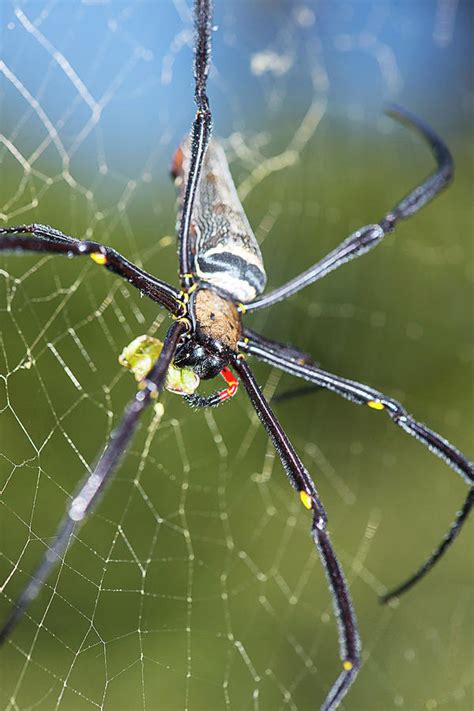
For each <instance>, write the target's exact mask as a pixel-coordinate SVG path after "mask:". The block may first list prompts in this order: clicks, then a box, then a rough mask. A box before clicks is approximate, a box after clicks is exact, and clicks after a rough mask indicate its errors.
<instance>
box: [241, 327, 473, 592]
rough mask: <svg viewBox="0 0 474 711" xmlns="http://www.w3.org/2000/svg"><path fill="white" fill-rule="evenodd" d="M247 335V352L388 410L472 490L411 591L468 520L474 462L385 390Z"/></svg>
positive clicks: (409, 583)
mask: <svg viewBox="0 0 474 711" xmlns="http://www.w3.org/2000/svg"><path fill="white" fill-rule="evenodd" d="M244 334H245V338H244V339H243V340H242V341H241V343H240V344H239V347H240V348H241V350H243V351H246V352H247V353H249V354H250V355H253V356H255V357H257V358H259V359H260V360H263V361H265V362H266V363H269V364H270V365H274V366H276V367H277V368H280V369H281V370H283V371H285V372H286V373H291V374H292V375H295V376H297V377H299V378H303V379H304V380H308V381H309V382H311V383H314V384H316V385H319V386H321V387H323V388H326V389H327V390H331V391H332V392H335V393H337V394H338V395H340V396H342V397H343V398H345V399H346V400H350V401H351V402H354V403H356V404H358V405H368V406H369V407H371V408H372V409H374V410H376V411H382V410H386V412H387V413H388V414H389V416H390V417H391V419H392V420H393V421H394V422H395V424H397V425H399V427H401V428H402V429H403V430H404V431H405V432H407V433H408V434H410V435H411V436H412V437H415V439H418V440H419V441H420V442H421V443H422V444H424V445H425V447H427V449H429V450H430V451H431V452H433V454H436V455H437V456H438V457H440V459H442V460H443V461H444V462H446V464H448V465H449V466H450V467H451V469H453V470H454V471H455V472H456V473H457V474H459V475H460V476H461V477H462V478H463V479H464V481H466V483H467V484H469V486H470V489H469V492H468V494H467V497H466V501H465V503H464V506H463V508H462V510H461V511H460V513H459V514H458V515H457V517H456V519H455V521H454V522H453V524H452V525H451V527H450V529H449V532H448V534H447V535H446V536H445V538H444V539H443V541H442V543H441V544H440V545H439V546H438V547H437V548H436V549H435V551H434V552H433V553H432V555H431V556H430V557H429V558H428V560H427V561H426V562H425V563H424V564H423V566H422V567H421V568H420V569H419V570H418V571H417V572H416V573H415V574H414V575H413V576H411V577H410V578H409V579H408V580H407V581H406V582H405V583H403V584H402V585H401V586H400V587H401V588H402V589H400V590H399V592H398V594H399V595H400V594H401V593H402V592H405V590H408V589H409V588H410V587H412V586H413V585H414V584H415V583H416V582H418V581H419V580H420V579H421V578H422V577H424V576H425V575H426V574H427V573H428V572H429V571H430V570H431V568H432V567H433V566H434V565H435V563H437V561H438V560H440V558H441V557H442V556H443V555H444V553H445V552H446V551H447V550H448V549H449V547H450V546H451V545H452V543H453V542H454V540H455V539H456V537H457V536H458V534H459V533H460V530H461V527H462V526H463V525H464V523H465V522H466V520H467V518H468V515H469V513H470V511H471V508H472V507H473V505H474V500H473V495H472V488H473V485H474V464H473V463H472V462H470V461H469V460H468V459H466V457H465V456H464V455H463V454H462V453H461V452H460V451H459V450H458V449H457V448H456V447H454V446H453V445H452V444H451V443H450V442H448V440H446V439H444V437H441V436H440V435H439V434H437V433H436V432H434V431H433V430H430V429H429V428H428V427H426V425H424V424H422V423H421V422H417V421H416V420H415V419H414V418H413V417H412V416H411V415H410V414H409V413H408V412H407V411H406V410H405V408H404V407H403V406H402V405H401V404H400V403H399V402H397V401H396V400H393V399H392V398H389V397H387V396H386V395H384V394H383V393H381V392H379V391H378V390H375V389H374V388H371V387H369V386H368V385H364V384H362V383H358V382H356V381H354V380H348V379H346V378H341V377H339V376H337V375H333V374H332V373H328V372H327V371H325V370H322V369H320V368H317V367H316V366H314V365H310V364H307V363H306V364H302V363H299V362H298V361H297V360H296V359H290V358H288V357H287V356H286V355H285V352H284V346H282V349H280V344H279V343H278V342H277V341H272V340H270V339H266V338H264V337H263V336H260V335H259V334H254V333H253V332H252V331H250V330H248V329H246V330H245V331H244ZM395 593H396V591H394V592H391V593H388V596H387V601H388V599H391V598H393V597H395Z"/></svg>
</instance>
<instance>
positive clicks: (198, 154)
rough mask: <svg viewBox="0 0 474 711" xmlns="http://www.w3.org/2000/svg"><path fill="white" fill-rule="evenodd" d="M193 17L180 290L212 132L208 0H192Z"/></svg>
mask: <svg viewBox="0 0 474 711" xmlns="http://www.w3.org/2000/svg"><path fill="white" fill-rule="evenodd" d="M194 17H195V31H196V48H195V52H194V79H195V91H194V101H195V102H196V106H197V112H196V118H195V119H194V122H193V126H192V129H191V161H190V165H189V173H188V177H187V181H186V189H185V193H184V201H183V209H182V212H181V220H180V225H179V230H178V249H179V276H180V280H181V286H182V287H183V289H184V290H187V289H189V288H190V287H191V285H192V283H193V270H194V258H193V255H192V254H191V249H190V241H189V228H190V225H191V217H192V212H193V206H194V198H195V196H196V189H197V186H198V184H199V177H200V175H201V168H202V164H203V161H204V156H205V154H206V149H207V145H208V143H209V139H210V137H211V133H212V114H211V110H210V108H209V99H208V97H207V94H206V85H207V76H208V73H209V65H210V61H211V19H212V2H211V1H210V0H195V2H194Z"/></svg>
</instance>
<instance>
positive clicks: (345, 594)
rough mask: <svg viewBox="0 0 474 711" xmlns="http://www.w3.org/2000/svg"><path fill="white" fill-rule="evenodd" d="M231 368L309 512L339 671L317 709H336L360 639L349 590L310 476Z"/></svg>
mask: <svg viewBox="0 0 474 711" xmlns="http://www.w3.org/2000/svg"><path fill="white" fill-rule="evenodd" d="M232 364H233V367H234V369H235V370H236V372H237V374H238V375H239V377H240V379H241V381H242V383H243V385H244V387H245V389H246V391H247V394H248V396H249V398H250V401H251V403H252V405H253V407H254V408H255V411H256V413H257V415H258V417H259V418H260V421H261V422H262V424H263V426H264V427H265V429H266V430H267V433H268V435H269V437H270V439H271V440H272V442H273V444H274V447H275V449H276V451H277V452H278V455H279V457H280V460H281V463H282V464H283V467H284V469H285V471H286V474H287V476H288V479H289V481H290V483H291V485H292V486H293V487H294V488H295V489H296V490H297V491H299V493H300V498H301V502H302V503H303V505H304V507H305V508H307V509H308V510H311V511H312V512H313V521H312V526H311V535H312V536H313V539H314V542H315V544H316V548H317V550H318V553H319V555H320V558H321V561H322V564H323V567H324V571H325V573H326V578H327V581H328V585H329V589H330V591H331V596H332V603H333V608H334V614H335V617H336V620H337V625H338V636H339V648H340V657H341V661H342V667H343V669H342V671H341V673H340V675H339V676H338V678H337V679H336V681H335V682H334V684H333V686H332V687H331V689H330V691H329V693H328V695H327V697H326V699H325V701H324V702H323V704H322V706H321V709H322V711H332V710H333V709H336V708H337V707H338V706H339V704H340V702H341V701H342V699H343V698H344V696H345V695H346V693H347V691H348V689H349V687H350V685H351V684H352V682H353V681H354V679H355V677H356V676H357V672H358V670H359V667H360V638H359V631H358V628H357V621H356V617H355V614H354V610H353V608H352V602H351V598H350V594H349V590H348V588H347V584H346V581H345V579H344V574H343V572H342V568H341V566H340V563H339V561H338V559H337V557H336V554H335V552H334V549H333V547H332V545H331V541H330V539H329V534H328V532H327V530H326V523H327V518H326V513H325V511H324V507H323V505H322V503H321V500H320V498H319V496H318V494H317V491H316V488H315V486H314V483H313V480H312V479H311V476H310V474H309V473H308V471H307V470H306V468H305V467H304V465H303V462H302V461H301V459H300V458H299V456H298V455H297V453H296V451H295V449H294V448H293V445H292V444H291V442H290V440H289V439H288V437H287V435H286V434H285V432H284V430H283V428H282V426H281V424H280V423H279V421H278V419H277V417H276V415H275V414H274V413H273V412H272V410H271V408H270V406H269V404H268V402H267V401H266V400H265V398H264V396H263V393H262V391H261V390H260V388H259V386H258V384H257V382H256V380H255V378H254V377H253V374H252V371H251V370H250V368H249V366H248V365H247V364H246V363H245V361H244V360H242V358H241V357H239V356H238V355H236V356H234V357H233V359H232Z"/></svg>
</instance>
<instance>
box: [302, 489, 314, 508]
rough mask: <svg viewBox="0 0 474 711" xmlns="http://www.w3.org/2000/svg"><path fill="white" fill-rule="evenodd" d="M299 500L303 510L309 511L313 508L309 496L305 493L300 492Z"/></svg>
mask: <svg viewBox="0 0 474 711" xmlns="http://www.w3.org/2000/svg"><path fill="white" fill-rule="evenodd" d="M300 499H301V503H302V504H303V506H304V507H305V509H308V511H310V510H311V509H312V508H313V502H312V500H311V496H310V495H309V494H308V493H307V492H306V491H300Z"/></svg>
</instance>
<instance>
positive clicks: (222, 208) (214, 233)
mask: <svg viewBox="0 0 474 711" xmlns="http://www.w3.org/2000/svg"><path fill="white" fill-rule="evenodd" d="M194 12H195V26H196V45H195V59H194V76H195V102H196V105H197V113H196V117H195V120H194V123H193V126H192V130H191V134H190V137H189V139H187V140H185V141H184V142H183V144H182V145H181V146H180V148H179V149H178V151H177V152H176V155H175V157H174V161H173V168H172V172H173V175H174V177H175V180H176V182H177V184H178V185H179V187H180V195H181V199H180V202H181V205H180V216H179V222H178V250H179V278H180V286H181V288H180V289H177V288H175V287H173V286H171V285H170V284H167V283H166V282H163V281H161V280H160V279H157V278H155V277H154V276H152V275H150V274H148V273H147V272H145V271H144V270H142V269H140V268H138V267H137V266H135V265H134V264H132V263H131V262H129V261H128V260H127V259H126V258H125V257H123V256H122V255H121V254H119V253H118V252H116V251H115V250H114V249H112V248H110V247H107V246H105V245H102V244H100V243H98V242H94V241H90V240H83V241H80V240H77V239H75V238H73V237H70V236H68V235H66V234H63V233H62V232H60V231H58V230H56V229H54V228H52V227H49V226H45V225H39V224H32V225H20V226H15V227H4V228H0V250H1V251H15V252H40V253H51V254H63V255H67V256H69V257H76V256H86V255H88V256H89V257H90V258H91V259H92V260H93V261H94V262H95V263H96V264H97V265H101V266H104V267H105V268H106V269H108V270H109V271H111V272H113V273H115V274H118V275H119V276H121V277H123V278H124V279H126V280H127V281H128V282H129V284H131V285H132V286H134V287H136V288H137V289H139V291H140V292H141V293H142V294H146V295H147V296H148V297H149V298H150V299H152V300H153V301H155V302H156V303H158V304H160V305H161V306H164V307H165V308H166V309H167V310H168V311H169V313H170V314H171V316H172V318H173V323H172V325H171V326H170V328H169V329H168V331H167V333H166V337H165V340H164V343H160V342H159V341H157V340H156V339H152V338H149V337H147V336H141V337H139V338H138V339H136V340H135V341H134V342H133V343H132V344H130V346H129V347H128V348H126V349H125V351H124V352H123V354H122V356H121V359H120V360H121V362H122V363H123V364H124V365H126V366H128V367H130V368H131V369H132V371H133V372H134V373H135V376H136V378H137V380H139V389H138V391H137V393H136V395H135V397H134V398H133V399H132V400H131V402H130V403H129V404H128V405H127V407H126V409H125V412H124V414H123V416H122V419H121V421H120V423H119V425H118V426H117V428H116V429H115V430H114V432H113V433H112V435H111V437H110V439H109V441H108V443H107V445H106V447H105V450H104V452H103V454H102V456H101V457H100V458H99V460H98V461H97V463H96V464H95V466H94V467H93V469H92V473H91V474H88V475H87V476H86V477H85V479H84V480H83V481H82V482H81V483H80V485H79V487H78V489H77V492H76V494H75V495H74V496H73V498H72V501H71V502H70V503H69V505H68V507H67V510H66V514H65V516H64V517H63V520H62V522H61V523H60V525H59V527H58V529H57V531H56V535H55V537H54V539H53V542H52V543H51V545H50V547H49V548H48V550H47V552H46V553H45V554H44V557H43V559H42V560H41V562H40V564H39V565H38V567H37V569H36V570H35V572H34V573H33V575H32V577H31V579H30V581H29V582H28V584H27V585H26V587H25V588H24V590H23V592H22V593H21V594H20V596H19V598H18V600H17V602H16V604H15V606H14V607H13V608H12V610H11V612H10V615H9V617H8V618H7V620H6V621H5V623H4V625H3V627H2V628H1V629H0V642H5V640H6V639H7V638H8V637H9V635H10V634H11V633H12V631H13V628H14V627H15V625H16V624H17V622H18V621H19V620H20V618H21V617H22V615H23V613H24V612H25V610H26V608H27V607H28V605H29V604H30V602H31V601H32V600H33V599H34V598H35V597H36V596H37V594H38V592H39V591H40V590H41V588H42V586H43V584H44V582H45V580H46V578H47V576H48V575H49V573H50V572H51V569H52V568H53V567H54V566H55V564H56V563H57V561H58V560H59V559H60V558H61V557H62V556H63V555H64V553H65V551H66V549H67V547H68V545H69V542H70V539H71V536H72V534H73V532H74V531H75V530H76V528H77V527H78V526H79V525H80V524H81V523H82V522H83V521H84V519H85V518H86V516H87V514H89V513H90V512H91V510H92V508H93V507H94V505H95V504H96V503H97V501H98V499H99V497H100V495H101V493H102V491H103V489H104V488H105V486H106V485H107V484H108V482H109V481H110V479H111V478H112V475H113V473H114V472H115V471H116V469H117V466H118V465H119V462H120V459H121V457H122V456H123V454H124V452H125V451H126V449H127V447H128V445H129V443H130V441H131V439H132V437H133V435H134V433H135V431H136V429H137V426H138V423H139V419H140V416H141V414H142V413H143V411H144V410H145V409H146V407H147V406H148V405H150V403H152V402H153V401H154V400H155V398H156V397H157V396H158V395H159V394H160V392H161V391H162V390H163V388H165V387H166V388H168V389H169V390H172V391H174V392H178V393H179V394H181V395H182V396H183V397H184V398H185V399H186V400H187V401H188V403H189V404H191V405H192V406H195V407H211V406H215V405H218V404H220V403H222V402H224V401H226V400H228V399H229V398H231V397H232V396H233V395H234V394H235V392H236V390H237V386H238V383H239V381H241V382H242V383H243V386H244V388H245V390H246V391H247V394H248V396H249V398H250V401H251V403H252V405H253V407H254V408H255V411H256V412H257V414H258V416H259V418H260V420H261V422H262V424H263V426H264V427H265V429H266V431H267V433H268V435H269V437H270V438H271V440H272V442H273V444H274V446H275V449H276V450H277V452H278V455H279V457H280V460H281V462H282V464H283V467H284V469H285V471H286V474H287V476H288V479H289V481H290V484H291V485H292V486H293V487H294V489H296V491H297V492H298V495H299V497H300V500H301V503H302V504H303V506H304V507H305V508H306V509H307V510H308V511H309V512H310V515H311V517H312V524H311V535H312V537H313V540H314V543H315V545H316V548H317V550H318V553H319V555H320V558H321V561H322V564H323V567H324V569H325V572H326V576H327V580H328V585H329V588H330V590H331V593H332V598H333V606H334V611H335V615H336V619H337V622H338V634H339V643H340V656H341V661H342V670H341V672H340V674H339V676H338V677H337V679H336V681H335V682H334V684H333V686H332V687H331V689H330V690H329V693H328V694H327V696H326V699H325V700H324V702H323V704H322V706H321V708H322V709H325V710H326V711H327V710H328V709H335V708H336V707H337V706H338V705H339V703H340V702H341V700H342V698H343V697H344V696H345V694H346V693H347V690H348V688H349V686H350V685H351V684H352V682H353V681H354V679H355V677H356V675H357V672H358V669H359V666H360V639H359V632H358V628H357V623H356V618H355V614H354V611H353V608H352V603H351V598H350V594H349V591H348V588H347V585H346V582H345V579H344V574H343V572H342V569H341V566H340V564H339V561H338V559H337V556H336V554H335V552H334V549H333V547H332V545H331V541H330V537H329V534H328V530H327V516H326V512H325V509H324V506H323V504H322V502H321V499H320V498H319V495H318V492H317V490H316V487H315V485H314V483H313V480H312V478H311V476H310V474H309V472H308V471H307V470H306V468H305V467H304V465H303V463H302V461H301V459H300V458H299V456H298V454H297V453H296V451H295V449H294V448H293V446H292V444H291V442H290V441H289V439H288V437H287V435H286V434H285V432H284V431H283V429H282V427H281V425H280V423H279V421H278V419H277V418H276V416H275V414H274V413H273V412H272V410H271V408H270V406H269V404H268V403H267V402H266V400H265V398H264V396H263V394H262V392H261V390H260V388H259V386H258V384H257V382H256V381H255V379H254V376H253V375H252V371H251V369H250V368H249V366H248V365H247V362H246V356H247V355H249V356H254V357H256V358H259V359H260V360H263V361H265V362H267V363H269V364H270V365H273V366H276V367H277V368H280V369H281V370H283V371H285V372H287V373H291V374H292V375H295V376H297V377H299V378H303V379H305V380H307V381H309V382H310V383H312V384H314V385H316V386H318V387H322V388H327V389H328V390H332V391H333V392H335V393H337V394H338V395H340V396H342V397H344V398H346V399H347V400H350V401H352V402H354V403H356V404H359V405H367V406H368V407H370V408H372V409H373V410H375V411H379V412H383V411H385V412H386V413H387V414H388V415H389V416H390V417H391V419H392V420H393V422H395V423H396V424H397V425H399V427H401V428H402V429H403V430H404V431H405V432H407V433H408V434H410V435H412V436H413V437H415V438H416V439H418V440H419V441H420V442H422V444H424V445H425V446H426V447H427V448H428V449H429V450H431V451H432V452H433V453H434V454H436V455H437V456H439V457H440V458H441V459H443V460H444V461H445V462H446V463H447V464H448V465H449V466H450V467H451V468H452V469H454V471H455V472H457V473H458V474H460V475H461V477H463V479H464V480H465V481H466V482H467V484H468V486H469V490H468V493H467V497H466V500H465V502H464V504H463V507H462V508H461V510H460V511H459V512H458V513H457V515H456V518H455V520H454V522H453V523H452V525H451V528H450V529H449V531H448V532H447V534H446V535H445V537H444V539H443V540H442V542H441V543H440V545H439V546H438V547H437V548H436V549H435V550H434V551H433V553H432V554H431V555H430V556H429V557H428V559H427V560H426V561H425V563H424V564H423V565H422V566H421V567H420V568H419V570H418V571H417V572H416V573H415V574H414V575H412V576H411V577H410V578H409V579H408V580H406V581H405V582H404V583H403V584H402V585H399V586H398V587H397V588H395V589H394V590H392V591H390V592H389V593H387V595H385V596H384V598H383V601H384V602H387V601H389V600H391V599H393V598H395V597H398V596H399V595H401V594H402V593H403V592H405V591H406V590H408V589H409V588H411V587H412V586H413V585H414V584H415V583H416V582H417V581H419V580H420V579H421V578H422V577H423V576H424V575H425V574H426V573H427V572H428V571H429V570H430V569H431V568H432V567H433V565H434V564H435V563H436V562H437V561H438V560H439V559H440V558H441V556H442V555H443V554H444V553H445V551H446V550H447V549H448V548H449V546H450V545H451V544H452V543H453V541H454V539H455V538H456V536H457V535H458V534H459V532H460V530H461V527H462V525H463V523H464V522H465V521H466V519H467V517H468V515H469V512H470V510H471V508H472V506H473V504H474V467H473V464H472V463H471V462H469V461H468V460H467V459H466V458H465V457H464V456H463V454H461V452H459V450H457V449H456V448H455V447H454V446H453V445H452V444H450V443H449V442H448V441H447V440H445V439H444V438H443V437H441V436H440V435H438V434H436V433H435V432H433V431H432V430H430V429H429V428H428V427H426V426H425V425H424V424H422V423H420V422H418V421H416V420H415V419H414V418H413V417H412V416H411V415H410V414H408V413H407V411H406V410H405V409H404V408H403V406H402V405H401V404H400V403H398V402H397V401H396V400H393V399H392V398H390V397H387V396H386V395H384V394H383V393H381V392H379V391H377V390H374V389H373V388H371V387H369V386H367V385H363V384H361V383H357V382H354V381H352V380H348V379H346V378H341V377H339V376H337V375H333V374H331V373H328V372H327V371H325V370H322V369H321V368H319V367H318V366H317V365H316V363H315V362H314V361H313V360H312V359H311V358H310V357H309V356H308V355H307V354H305V353H303V352H301V351H299V350H298V349H297V348H293V347H292V346H288V345H283V344H281V343H278V342H276V341H272V340H269V339H268V338H265V337H263V336H261V335H259V334H257V333H255V332H253V331H251V330H249V329H246V328H245V327H244V326H243V324H242V316H243V315H244V314H245V313H246V312H251V311H256V310H258V309H262V308H266V307H267V306H271V305H273V304H275V303H277V302H279V301H281V300H282V299H286V298H287V297H289V296H292V295H293V294H295V293H296V292H298V291H300V290H301V289H302V288H304V287H305V286H307V285H308V284H312V283H313V282H315V281H317V280H318V279H321V278H322V277H324V276H326V274H328V273H329V272H331V271H333V270H334V269H336V268H338V267H339V266H341V265H342V264H345V263H346V262H348V261H350V260H351V259H354V258H356V257H359V256H361V255H362V254H365V253H366V252H368V251H369V250H371V249H372V248H373V247H375V246H376V245H377V244H378V243H379V242H380V241H381V240H382V239H383V238H384V237H385V235H387V234H389V233H390V232H392V230H393V229H394V227H395V225H396V223H397V222H398V221H399V220H402V219H405V218H407V217H410V216H411V215H413V214H414V213H415V212H417V211H418V210H419V209H420V208H421V207H423V206H424V205H425V204H426V203H427V202H429V201H430V200H431V199H432V198H434V197H435V196H436V195H437V194H438V193H439V192H440V191H441V190H442V189H443V188H444V187H445V186H446V185H447V184H448V183H449V181H450V179H451V177H452V174H453V161H452V158H451V155H450V152H449V150H448V148H447V147H446V146H445V144H444V143H443V141H442V140H441V139H440V138H439V137H438V136H437V135H436V134H435V133H434V131H432V129H431V128H429V127H428V126H427V125H425V124H424V123H423V122H422V121H420V120H419V119H418V118H416V117H415V116H413V115H412V114H409V113H408V112H406V111H404V110H402V109H400V108H392V109H391V110H390V113H391V114H392V115H394V116H395V117H396V118H398V119H399V120H401V121H403V122H404V123H407V124H409V125H410V126H411V127H412V128H414V129H416V130H417V131H418V132H419V133H420V134H421V136H422V137H423V138H424V139H425V141H426V142H427V143H428V145H429V146H430V148H431V151H432V153H433V156H434V158H435V160H436V163H437V167H436V170H435V171H434V172H433V173H432V174H431V175H430V176H429V177H428V178H427V179H426V180H425V181H424V182H423V183H421V184H420V185H418V186H416V187H415V188H414V189H413V190H412V191H411V192H410V193H409V194H408V195H407V196H406V197H405V198H404V199H403V200H401V201H400V202H399V203H398V204H397V205H396V206H395V207H394V208H393V209H392V210H391V211H390V212H388V213H387V214H386V215H385V216H384V217H383V218H382V219H381V220H380V221H379V222H378V223H374V224H371V225H366V226H364V227H361V228H360V229H359V230H357V231H356V232H354V233H353V234H352V235H350V236H349V237H348V238H346V239H345V240H344V241H343V242H342V243H341V244H340V245H339V246H338V247H336V249H334V250H333V251H332V252H330V253H329V254H328V255H327V256H325V257H324V258H323V259H321V260H320V261H319V262H317V263H316V264H315V265H314V266H312V267H310V268H309V269H308V270H306V271H305V272H303V273H302V274H300V275H299V276H297V277H295V278H294V279H292V280H291V281H289V282H287V283H286V284H284V285H283V286H281V287H279V288H277V289H275V290H273V291H271V292H269V293H268V294H266V295H265V296H260V294H261V293H262V292H263V290H264V288H265V283H266V275H265V270H264V267H263V261H262V257H261V254H260V250H259V247H258V244H257V242H256V240H255V237H254V235H253V232H252V230H251V227H250V225H249V223H248V221H247V218H246V216H245V213H244V211H243V208H242V206H241V204H240V202H239V199H238V196H237V192H236V190H235V187H234V184H233V182H232V178H231V175H230V172H229V168H228V165H227V161H226V158H225V155H224V152H223V150H222V148H221V147H220V145H219V143H218V142H217V141H216V140H215V139H211V130H212V117H211V111H210V108H209V101H208V97H207V94H206V84H207V75H208V71H209V63H210V51H211V48H210V34H211V0H195V8H194ZM234 371H235V374H236V375H235V374H234ZM217 375H221V376H222V377H223V378H224V380H225V381H226V384H227V387H226V388H224V389H223V390H220V391H219V392H217V393H215V394H213V395H210V396H206V397H205V396H201V395H198V394H197V393H196V389H197V387H198V385H199V379H201V378H202V379H209V378H214V377H215V376H217ZM236 376H237V377H236Z"/></svg>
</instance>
